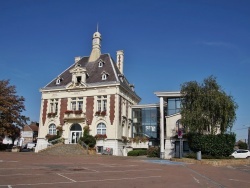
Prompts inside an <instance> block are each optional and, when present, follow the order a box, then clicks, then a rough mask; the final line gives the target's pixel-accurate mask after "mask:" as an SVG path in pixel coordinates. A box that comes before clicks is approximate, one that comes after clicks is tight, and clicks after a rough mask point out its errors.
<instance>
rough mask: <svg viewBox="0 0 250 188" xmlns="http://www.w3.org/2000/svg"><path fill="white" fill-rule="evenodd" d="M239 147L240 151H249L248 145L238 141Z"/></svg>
mask: <svg viewBox="0 0 250 188" xmlns="http://www.w3.org/2000/svg"><path fill="white" fill-rule="evenodd" d="M238 147H239V149H247V143H245V142H242V141H238Z"/></svg>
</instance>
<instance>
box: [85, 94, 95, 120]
mask: <svg viewBox="0 0 250 188" xmlns="http://www.w3.org/2000/svg"><path fill="white" fill-rule="evenodd" d="M93 114H94V97H87V100H86V118H87V124H91V123H92V120H93Z"/></svg>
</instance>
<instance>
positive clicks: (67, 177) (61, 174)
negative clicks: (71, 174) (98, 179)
mask: <svg viewBox="0 0 250 188" xmlns="http://www.w3.org/2000/svg"><path fill="white" fill-rule="evenodd" d="M57 175H58V176H61V177H64V178H66V179H68V180H70V181H72V182H76V181H75V180H73V179H71V178H68V177H67V176H64V175H62V174H58V173H57Z"/></svg>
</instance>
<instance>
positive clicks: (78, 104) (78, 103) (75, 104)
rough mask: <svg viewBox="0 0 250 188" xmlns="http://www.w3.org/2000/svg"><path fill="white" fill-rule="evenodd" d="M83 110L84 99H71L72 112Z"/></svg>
mask: <svg viewBox="0 0 250 188" xmlns="http://www.w3.org/2000/svg"><path fill="white" fill-rule="evenodd" d="M82 108H83V97H74V98H71V110H73V111H75V110H82Z"/></svg>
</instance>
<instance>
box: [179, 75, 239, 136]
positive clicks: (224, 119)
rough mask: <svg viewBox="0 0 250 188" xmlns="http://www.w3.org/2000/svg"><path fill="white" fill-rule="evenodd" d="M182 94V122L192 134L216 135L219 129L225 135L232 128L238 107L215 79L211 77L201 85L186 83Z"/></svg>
mask: <svg viewBox="0 0 250 188" xmlns="http://www.w3.org/2000/svg"><path fill="white" fill-rule="evenodd" d="M181 94H182V95H183V100H182V106H181V115H182V118H181V122H182V124H183V125H185V127H186V128H187V129H188V130H189V131H190V132H198V133H200V134H203V133H204V131H206V132H207V133H210V134H215V133H216V132H217V130H218V129H219V131H220V132H221V134H223V133H225V132H226V131H227V129H228V128H232V126H233V123H234V122H235V120H236V109H237V108H238V105H237V104H236V102H235V101H234V99H233V97H232V96H230V95H227V94H226V93H225V91H223V90H222V88H221V86H220V85H218V83H217V82H216V78H215V77H213V76H209V77H208V78H206V79H204V81H203V83H201V84H199V83H198V82H196V81H191V82H186V83H184V84H182V85H181Z"/></svg>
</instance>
